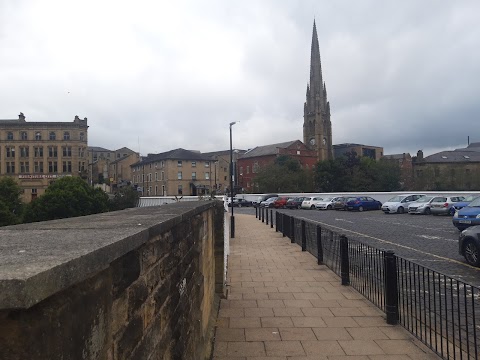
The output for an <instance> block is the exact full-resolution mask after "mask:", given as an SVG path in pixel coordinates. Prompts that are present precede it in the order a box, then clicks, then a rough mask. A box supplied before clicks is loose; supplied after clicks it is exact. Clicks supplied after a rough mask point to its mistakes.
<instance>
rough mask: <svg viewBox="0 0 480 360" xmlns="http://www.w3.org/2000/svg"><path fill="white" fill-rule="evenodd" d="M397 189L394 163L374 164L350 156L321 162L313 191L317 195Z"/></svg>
mask: <svg viewBox="0 0 480 360" xmlns="http://www.w3.org/2000/svg"><path fill="white" fill-rule="evenodd" d="M399 189H400V167H399V165H398V163H397V162H395V161H389V160H385V159H381V160H379V161H375V160H373V159H371V158H368V157H358V156H357V154H356V153H355V152H351V153H347V154H345V156H341V157H339V158H336V159H335V160H326V161H321V162H319V163H318V164H317V167H316V169H315V190H316V191H319V192H344V191H395V190H399Z"/></svg>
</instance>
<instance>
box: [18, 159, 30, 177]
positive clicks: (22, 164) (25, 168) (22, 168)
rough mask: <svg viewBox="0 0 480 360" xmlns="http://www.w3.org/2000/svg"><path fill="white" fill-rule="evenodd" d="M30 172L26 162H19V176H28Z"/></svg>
mask: <svg viewBox="0 0 480 360" xmlns="http://www.w3.org/2000/svg"><path fill="white" fill-rule="evenodd" d="M29 172H30V165H29V163H28V161H20V174H28V173H29Z"/></svg>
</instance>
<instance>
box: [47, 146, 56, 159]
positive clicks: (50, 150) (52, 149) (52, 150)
mask: <svg viewBox="0 0 480 360" xmlns="http://www.w3.org/2000/svg"><path fill="white" fill-rule="evenodd" d="M57 156H58V154H57V147H56V146H49V147H48V157H57Z"/></svg>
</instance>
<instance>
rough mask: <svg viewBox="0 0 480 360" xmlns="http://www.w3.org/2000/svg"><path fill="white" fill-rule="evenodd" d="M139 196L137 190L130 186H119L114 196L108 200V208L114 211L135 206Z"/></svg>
mask: <svg viewBox="0 0 480 360" xmlns="http://www.w3.org/2000/svg"><path fill="white" fill-rule="evenodd" d="M139 197H140V195H139V193H138V191H137V190H135V189H134V188H132V187H131V186H125V187H123V188H120V190H119V191H118V192H117V193H116V194H115V197H114V198H113V199H112V200H111V201H110V210H112V211H115V210H123V209H127V208H132V207H135V206H136V205H137V202H138V199H139Z"/></svg>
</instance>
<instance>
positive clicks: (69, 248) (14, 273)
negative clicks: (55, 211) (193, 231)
mask: <svg viewBox="0 0 480 360" xmlns="http://www.w3.org/2000/svg"><path fill="white" fill-rule="evenodd" d="M215 205H217V206H223V205H220V202H216V201H202V202H198V201H189V202H178V203H175V204H168V205H163V206H153V207H144V208H132V209H126V210H122V211H113V212H108V213H102V214H95V215H89V216H81V217H76V218H69V219H60V220H52V221H44V222H37V223H30V224H21V225H13V226H5V227H1V228H0V310H1V309H20V308H29V307H31V306H33V305H35V304H36V303H38V302H40V301H42V300H44V299H45V298H47V297H48V296H50V295H52V294H54V293H56V292H59V291H61V290H63V289H65V288H67V287H69V286H71V285H73V284H75V283H78V282H80V281H83V280H85V279H87V278H88V277H90V276H91V275H93V274H95V273H97V272H99V271H102V270H104V269H106V268H108V266H109V264H110V263H111V262H112V261H114V260H116V259H118V258H119V257H121V256H123V255H125V254H126V253H128V252H130V251H132V250H134V249H136V248H138V247H139V246H141V245H142V244H144V243H145V242H147V241H148V239H150V238H152V237H153V236H156V235H158V234H162V233H164V232H166V231H168V230H169V229H170V228H172V227H173V226H175V225H177V224H179V223H181V222H182V221H184V220H185V219H187V218H191V217H192V216H194V215H196V214H199V213H201V212H204V211H206V210H207V209H209V208H211V207H214V206H215Z"/></svg>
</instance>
